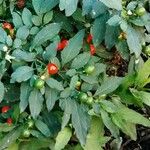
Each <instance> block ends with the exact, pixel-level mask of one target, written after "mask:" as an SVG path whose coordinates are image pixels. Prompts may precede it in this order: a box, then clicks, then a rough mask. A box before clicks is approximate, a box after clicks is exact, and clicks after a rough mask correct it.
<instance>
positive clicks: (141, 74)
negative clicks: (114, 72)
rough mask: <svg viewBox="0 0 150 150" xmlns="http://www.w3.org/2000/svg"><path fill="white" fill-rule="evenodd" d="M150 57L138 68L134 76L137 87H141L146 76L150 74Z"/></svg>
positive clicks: (146, 78)
mask: <svg viewBox="0 0 150 150" xmlns="http://www.w3.org/2000/svg"><path fill="white" fill-rule="evenodd" d="M149 66H150V59H148V60H147V61H146V62H145V63H144V65H143V66H142V67H141V68H140V70H139V71H138V74H137V77H136V81H135V82H136V85H138V86H139V87H143V86H144V85H145V83H146V81H147V80H148V77H149V75H150V67H149Z"/></svg>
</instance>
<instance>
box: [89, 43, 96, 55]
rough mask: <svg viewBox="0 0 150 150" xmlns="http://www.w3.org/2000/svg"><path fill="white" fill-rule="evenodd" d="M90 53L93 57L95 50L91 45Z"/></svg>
mask: <svg viewBox="0 0 150 150" xmlns="http://www.w3.org/2000/svg"><path fill="white" fill-rule="evenodd" d="M90 53H91V55H94V54H95V53H96V48H95V46H94V45H93V44H90Z"/></svg>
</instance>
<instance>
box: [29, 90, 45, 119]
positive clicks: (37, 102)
mask: <svg viewBox="0 0 150 150" xmlns="http://www.w3.org/2000/svg"><path fill="white" fill-rule="evenodd" d="M43 101H44V99H43V96H42V94H41V93H40V91H39V90H36V89H34V90H33V91H32V92H31V93H30V96H29V107H30V112H31V115H32V117H33V118H34V119H35V118H37V116H38V115H39V114H40V112H41V110H42V106H43Z"/></svg>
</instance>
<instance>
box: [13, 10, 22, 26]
mask: <svg viewBox="0 0 150 150" xmlns="http://www.w3.org/2000/svg"><path fill="white" fill-rule="evenodd" d="M12 17H13V24H14V25H15V27H16V28H17V29H18V28H19V27H21V26H23V22H22V19H21V17H20V15H19V14H18V13H16V12H13V14H12Z"/></svg>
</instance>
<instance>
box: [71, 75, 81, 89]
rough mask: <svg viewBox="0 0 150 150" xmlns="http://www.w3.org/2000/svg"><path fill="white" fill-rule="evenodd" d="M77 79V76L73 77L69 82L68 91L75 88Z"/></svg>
mask: <svg viewBox="0 0 150 150" xmlns="http://www.w3.org/2000/svg"><path fill="white" fill-rule="evenodd" d="M78 80H79V77H78V76H77V75H75V76H73V77H72V78H71V81H70V89H74V88H75V87H76V83H77V82H78Z"/></svg>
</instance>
